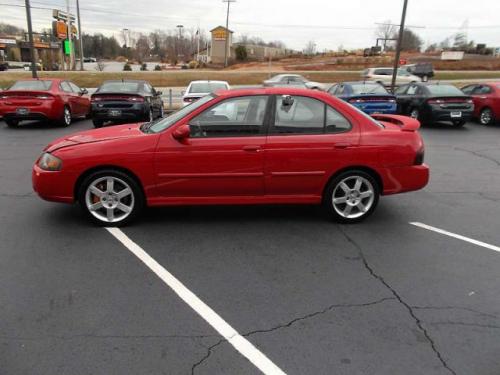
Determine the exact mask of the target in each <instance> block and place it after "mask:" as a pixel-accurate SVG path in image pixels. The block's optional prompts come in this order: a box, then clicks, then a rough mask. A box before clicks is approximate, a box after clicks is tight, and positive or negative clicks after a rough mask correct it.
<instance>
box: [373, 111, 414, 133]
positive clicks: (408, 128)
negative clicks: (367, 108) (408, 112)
mask: <svg viewBox="0 0 500 375" xmlns="http://www.w3.org/2000/svg"><path fill="white" fill-rule="evenodd" d="M372 117H373V118H374V119H375V120H379V121H383V122H389V123H391V124H394V125H398V126H401V131H404V132H414V131H417V130H418V129H419V128H420V121H418V120H415V119H414V118H411V117H407V116H400V115H383V114H373V115H372Z"/></svg>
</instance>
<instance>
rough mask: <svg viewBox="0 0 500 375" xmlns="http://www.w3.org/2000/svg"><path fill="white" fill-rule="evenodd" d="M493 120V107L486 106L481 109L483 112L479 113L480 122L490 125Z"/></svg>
mask: <svg viewBox="0 0 500 375" xmlns="http://www.w3.org/2000/svg"><path fill="white" fill-rule="evenodd" d="M492 120H493V113H492V112H491V109H489V108H485V109H483V110H482V111H481V114H480V115H479V122H480V123H481V125H489V124H490V123H491V121H492Z"/></svg>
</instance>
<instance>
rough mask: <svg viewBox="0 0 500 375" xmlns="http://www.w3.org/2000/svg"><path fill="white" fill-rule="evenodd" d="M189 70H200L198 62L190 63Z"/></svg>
mask: <svg viewBox="0 0 500 375" xmlns="http://www.w3.org/2000/svg"><path fill="white" fill-rule="evenodd" d="M188 67H189V69H196V68H198V61H194V60H193V61H190V62H189V64H188Z"/></svg>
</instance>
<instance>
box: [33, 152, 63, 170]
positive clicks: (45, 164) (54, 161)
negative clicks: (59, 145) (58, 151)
mask: <svg viewBox="0 0 500 375" xmlns="http://www.w3.org/2000/svg"><path fill="white" fill-rule="evenodd" d="M38 166H39V167H40V168H42V169H43V170H44V171H60V170H61V168H62V160H61V159H59V158H57V157H55V156H54V155H52V154H49V153H48V152H45V153H44V154H43V155H42V156H41V157H40V159H39V160H38Z"/></svg>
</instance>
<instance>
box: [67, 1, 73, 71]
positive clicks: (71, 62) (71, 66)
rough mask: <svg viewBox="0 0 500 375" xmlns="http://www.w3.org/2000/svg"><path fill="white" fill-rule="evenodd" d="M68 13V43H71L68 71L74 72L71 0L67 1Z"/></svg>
mask: <svg viewBox="0 0 500 375" xmlns="http://www.w3.org/2000/svg"><path fill="white" fill-rule="evenodd" d="M66 13H67V15H68V18H67V21H66V22H67V26H68V41H69V65H68V70H73V48H72V40H71V37H72V35H71V34H72V31H73V30H72V27H71V16H70V13H69V0H66Z"/></svg>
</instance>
